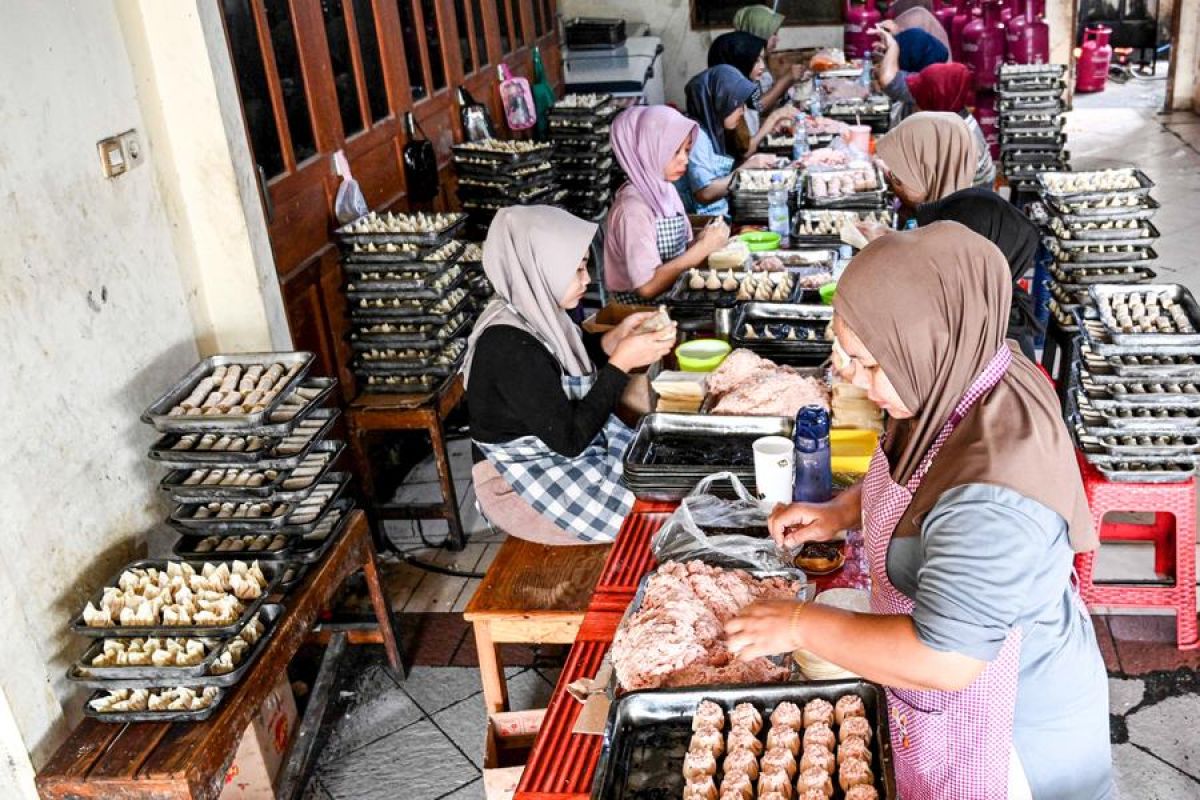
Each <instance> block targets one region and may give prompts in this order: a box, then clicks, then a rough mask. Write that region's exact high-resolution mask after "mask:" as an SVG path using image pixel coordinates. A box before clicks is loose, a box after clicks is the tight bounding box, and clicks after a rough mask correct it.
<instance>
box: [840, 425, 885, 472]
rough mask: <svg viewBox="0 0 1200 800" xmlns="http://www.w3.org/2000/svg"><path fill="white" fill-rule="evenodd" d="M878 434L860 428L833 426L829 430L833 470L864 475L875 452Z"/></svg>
mask: <svg viewBox="0 0 1200 800" xmlns="http://www.w3.org/2000/svg"><path fill="white" fill-rule="evenodd" d="M878 441H879V434H877V433H875V431H865V430H862V429H860V428H834V429H833V430H831V431H829V449H830V451H831V458H830V461H831V464H830V466H831V467H832V468H833V471H834V472H840V473H844V474H848V475H866V474H867V469H868V468H869V467H870V466H871V456H872V455H874V454H875V444H876V443H877V442H878Z"/></svg>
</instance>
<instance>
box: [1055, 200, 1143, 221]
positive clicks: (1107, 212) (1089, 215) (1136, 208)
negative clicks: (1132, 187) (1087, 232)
mask: <svg viewBox="0 0 1200 800" xmlns="http://www.w3.org/2000/svg"><path fill="white" fill-rule="evenodd" d="M1046 201H1047V204H1048V206H1049V207H1050V209H1051V210H1052V211H1053V213H1055V214H1057V215H1058V216H1059V218H1061V219H1062V221H1063V222H1065V223H1067V224H1068V225H1073V224H1075V223H1086V222H1107V221H1108V220H1116V219H1150V218H1151V217H1153V216H1154V214H1155V213H1156V212H1157V211H1158V209H1159V203H1158V201H1157V200H1155V199H1154V198H1153V197H1151V196H1150V195H1144V196H1142V197H1140V198H1139V201H1140V202H1139V203H1138V204H1137V205H1133V206H1115V207H1109V208H1079V207H1078V204H1073V203H1062V202H1060V201H1058V200H1056V199H1054V198H1053V197H1048V198H1046Z"/></svg>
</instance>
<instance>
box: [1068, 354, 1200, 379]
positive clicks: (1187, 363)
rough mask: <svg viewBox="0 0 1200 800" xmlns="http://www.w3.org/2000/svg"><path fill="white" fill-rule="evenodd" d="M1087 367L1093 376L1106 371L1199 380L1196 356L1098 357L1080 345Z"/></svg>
mask: <svg viewBox="0 0 1200 800" xmlns="http://www.w3.org/2000/svg"><path fill="white" fill-rule="evenodd" d="M1083 355H1084V358H1085V359H1086V361H1087V364H1088V368H1089V369H1090V370H1091V372H1092V374H1093V375H1095V374H1097V373H1098V372H1100V371H1108V372H1110V373H1111V374H1112V375H1113V376H1114V377H1121V378H1129V379H1133V380H1170V379H1172V378H1174V379H1176V380H1178V379H1189V380H1190V379H1200V361H1198V360H1197V357H1196V356H1191V355H1177V356H1156V355H1141V356H1136V355H1127V356H1107V357H1105V356H1100V355H1097V354H1095V353H1093V352H1091V350H1090V348H1088V347H1086V346H1085V347H1084V348H1083Z"/></svg>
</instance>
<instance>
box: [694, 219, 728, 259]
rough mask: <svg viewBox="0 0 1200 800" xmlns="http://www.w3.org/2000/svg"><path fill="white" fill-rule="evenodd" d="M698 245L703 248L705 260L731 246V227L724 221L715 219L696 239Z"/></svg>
mask: <svg viewBox="0 0 1200 800" xmlns="http://www.w3.org/2000/svg"><path fill="white" fill-rule="evenodd" d="M696 244H697V245H698V246H699V247H701V248H703V251H702V252H703V253H704V255H705V258H707V257H708V255H709V254H711V253H715V252H717V251H718V250H720V249H721V248H722V247H724V246H725V245H727V244H729V225H728V224H727V223H726V222H725V220H723V219H715V220H713V221H712V222H710V223H708V224H707V225H705V226H704V229H703V230H702V231H700V235H699V236H697V237H696Z"/></svg>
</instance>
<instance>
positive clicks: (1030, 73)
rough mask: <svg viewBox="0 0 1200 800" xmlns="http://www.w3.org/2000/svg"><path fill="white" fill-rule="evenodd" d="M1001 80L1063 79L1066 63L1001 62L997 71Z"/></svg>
mask: <svg viewBox="0 0 1200 800" xmlns="http://www.w3.org/2000/svg"><path fill="white" fill-rule="evenodd" d="M997 74H998V75H999V79H1000V81H1001V82H1004V81H1024V80H1062V79H1063V76H1064V75H1066V74H1067V65H1066V64H1001V65H1000V70H999V72H998V73H997Z"/></svg>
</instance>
